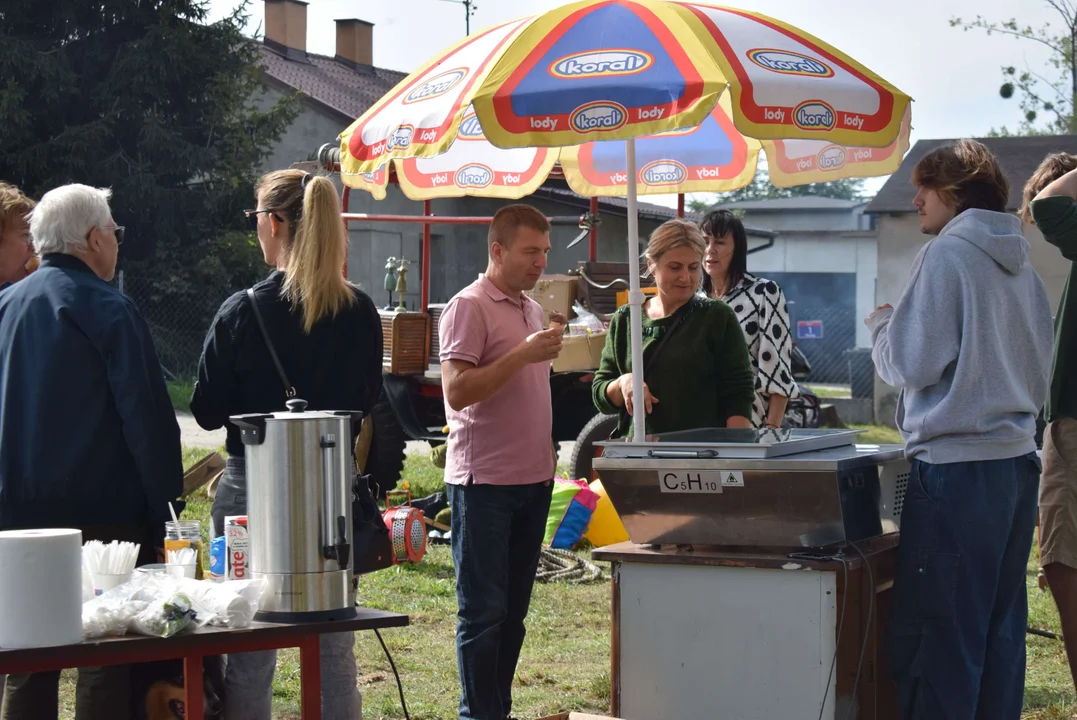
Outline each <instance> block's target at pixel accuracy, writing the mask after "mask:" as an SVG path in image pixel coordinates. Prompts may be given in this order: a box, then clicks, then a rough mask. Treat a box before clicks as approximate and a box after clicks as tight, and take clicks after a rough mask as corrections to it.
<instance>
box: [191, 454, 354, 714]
mask: <svg viewBox="0 0 1077 720" xmlns="http://www.w3.org/2000/svg"><path fill="white" fill-rule="evenodd" d="M246 488H247V482H246V475H245V472H244V464H243V458H229V459H228V462H227V465H226V467H225V471H224V476H223V477H221V482H220V484H219V486H218V488H217V495H216V496H215V497H214V498H213V508H212V509H211V510H210V516H211V518H212V521H213V523H212V529H211V531H210V534H211V536H212V537H217V536H219V535H221V534H222V533H223V532H224V518H225V516H227V515H243V514H245V513H246V512H247V494H246ZM282 502H284V500H283V499H282ZM318 640H319V653H318V656H319V658H320V661H321V662H320V664H321V671H322V718H324V719H325V720H359V718H362V717H363V697H362V695H361V694H360V693H359V688H358V686H357V684H356V674H357V673H356V666H355V633H353V632H347V633H331V634H328V635H322V636H321V637H320V638H319V639H318ZM276 669H277V651H276V650H262V651H259V652H246V653H233V654H231V655H229V656H228V663H227V665H225V673H224V691H225V696H224V717H226V718H228V720H270V718H271V717H272V706H273V674H274V672H275V671H276Z"/></svg>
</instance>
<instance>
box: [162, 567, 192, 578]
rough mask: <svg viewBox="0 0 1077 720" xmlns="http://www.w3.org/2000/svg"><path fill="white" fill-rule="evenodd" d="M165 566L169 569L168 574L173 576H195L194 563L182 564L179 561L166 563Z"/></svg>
mask: <svg viewBox="0 0 1077 720" xmlns="http://www.w3.org/2000/svg"><path fill="white" fill-rule="evenodd" d="M165 568H166V569H167V570H168V574H169V575H171V576H172V577H176V578H191V579H192V580H193V579H194V578H195V564H194V563H187V564H185V565H180V564H178V563H168V564H167V565H165Z"/></svg>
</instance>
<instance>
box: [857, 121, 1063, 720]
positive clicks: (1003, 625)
mask: <svg viewBox="0 0 1077 720" xmlns="http://www.w3.org/2000/svg"><path fill="white" fill-rule="evenodd" d="M913 183H914V184H915V185H916V186H917V188H918V192H917V194H916V198H915V200H914V204H915V205H916V207H917V210H918V212H919V215H920V230H921V232H923V233H925V234H928V235H936V236H937V237H935V238H934V239H932V240H930V241H928V243H927V245H925V246H924V248H923V249H922V250H921V251H920V253H919V255H917V257H916V260H915V261H914V263H913V267H912V274H911V279H910V281H909V284H908V286H907V287H906V289H905V291H904V293H903V294H902V296H901V299H900V300H898V302H897V305H896V306H894V307H891V306H889V305H884V306H883V307H881V308H879V309H878V310H876V311H875V313H873V314H872V316H871V317H870V318H868V320H867V321H866V322H867V324H868V326H869V327H870V328H871V335H872V342H873V345H874V348H873V350H872V358H873V359H874V361H875V367H876V369H877V370H878V372H879V376H880V377H881V378H882V379H883V380H884V381H885V382H887V383H889V384H890V385H892V386H894V387H897V388H900V389H901V394H900V396H899V398H898V408H897V425H898V428H899V429H900V430H901V433H902V436H903V437H904V438H905V443H906V447H905V454H906V456H907V457H908V458H909V459H910V460H911V461H912V471H911V474H910V477H909V485H908V490H907V494H906V496H905V504H904V508H903V511H902V517H901V545H900V547H899V550H898V568H897V573H896V577H895V580H894V593H895V596H894V605H893V607H894V614H893V618H892V620H891V625H890V628H889V637H888V652H887V655H888V660H889V663H890V668H891V671H892V673H893V677H894V680H895V682H896V683H897V685H898V691H899V697H900V700H901V707H902V715H903V717H905V718H916V719H917V720H922V719H927V718H932V719H934V718H939V719H940V720H941V719H942V718H946V720H965V719H967V720H973V718H975V719H976V720H987V719H989V718H999V720H1002V719H1007V720H1011V719H1012V720H1017V719H1018V718H1019V717H1020V715H1021V705H1022V697H1023V695H1024V679H1025V628H1026V622H1027V618H1028V605H1027V603H1028V599H1027V595H1026V590H1025V565H1026V563H1027V562H1028V555H1029V550H1030V549H1031V546H1032V535H1033V528H1034V527H1035V521H1036V505H1037V492H1038V485H1039V474H1040V465H1039V460H1038V459H1037V457H1036V440H1035V435H1036V418H1037V416H1038V415H1039V412H1040V408H1041V407H1042V406H1043V403H1044V399H1045V398H1046V396H1047V376H1048V371H1049V368H1050V362H1051V342H1052V334H1053V333H1052V321H1051V306H1050V303H1049V302H1048V299H1047V292H1046V289H1045V288H1044V285H1043V281H1042V280H1041V279H1040V277H1039V275H1037V273H1036V271H1035V270H1034V269H1033V268H1032V265H1031V264H1030V263H1029V260H1028V248H1029V244H1028V241H1027V240H1025V238H1024V237H1023V236H1022V235H1021V221H1020V220H1019V219H1018V218H1017V217H1016V216H1014V215H1011V214H1008V213H1006V211H1005V210H1006V202H1007V198H1008V196H1009V183H1008V182H1007V180H1006V178H1005V176H1004V175H1003V174H1002V171H1001V169H1000V168H999V165H998V161H997V160H996V158H995V157H994V155H993V154H992V153H991V151H990V150H988V149H987V148H986V147H985V146H984V145H982V144H981V143H978V142H975V141H972V140H961V141H959V142H956V143H952V144H949V145H945V146H942V147H939V148H937V149H935V150H933V151H931V152H930V153H928V154H927V155H925V156H924V157H923V159H921V160H920V162H919V163H918V164H917V166H916V169H915V170H914V171H913Z"/></svg>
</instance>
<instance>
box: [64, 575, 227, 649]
mask: <svg viewBox="0 0 1077 720" xmlns="http://www.w3.org/2000/svg"><path fill="white" fill-rule="evenodd" d="M183 580H184V578H173V577H170V576H168V575H160V574H148V573H135V575H134V576H133V577H132V578H131V580H130V581H129V582H126V583H124V584H123V585H119V586H118V587H114V588H112V589H111V590H109V591H108V592H105V593H103V594H101V595H98V596H97V597H95V598H94V599H92V600H90V601H89V602H86V603H83V605H82V635H83V637H84V638H85V639H87V640H92V639H94V638H101V637H118V636H122V635H126V634H127V633H128V632H134V633H138V634H141V635H151V636H153V637H171V636H172V635H174V634H176V633H177V632H181V631H182V630H184V629H187V628H188V627H191V628H198V627H201V626H203V625H205V624H206V623H207V622H209V621H210V620H211V619H213V613H211V612H210V611H209V610H207V609H206V607H205V606H203V605H202V604H201V603H199V602H197V601H194V600H192V599H191V598H190V597H188V596H186V595H185V594H183V593H182V592H181V591H180V582H181V581H183ZM192 582H195V581H192ZM207 584H208V583H207ZM162 633H168V634H162Z"/></svg>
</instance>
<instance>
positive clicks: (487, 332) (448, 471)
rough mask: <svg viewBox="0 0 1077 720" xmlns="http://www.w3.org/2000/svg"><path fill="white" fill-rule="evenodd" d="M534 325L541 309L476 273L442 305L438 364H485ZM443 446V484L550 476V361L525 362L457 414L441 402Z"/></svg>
mask: <svg viewBox="0 0 1077 720" xmlns="http://www.w3.org/2000/svg"><path fill="white" fill-rule="evenodd" d="M540 330H542V308H541V307H540V306H539V304H538V303H537V302H535V301H534V300H532V299H531V298H529V297H526V296H520V297H519V298H517V299H513V298H510V297H509V296H508V295H506V294H505V293H503V292H501V291H500V290H498V289H497V287H496V286H495V285H494V284H493V283H492V282H490V281H489V280H487V279H486V276H485V275H481V274H480V275H479V279H478V280H476V281H475V282H473V283H471V284H470V285H468V286H467V287H466V288H464V289H463V290H461V291H460V292H459V293H457V294H456V296H455V297H454V298H453V299H452V300H450V301H449V304H448V305H446V306H445V311H444V312H443V313H442V314H441V322H440V324H439V326H438V336H439V337H440V339H441V362H445V361H446V360H466V361H467V362H470V363H474V364H475V365H476V366H478V367H482V366H484V365H489V364H490V363H492V362H494V361H495V360H497V359H498V358H500V357H501V356H503V355H505V354H506V353H507V352H508V351H509V350H512V349H513V348H514V347H516V346H517V345H519V344H520V343H521V342H523V341H524V339H525V338H526V337H527V336H528V335H531V334H532V333H536V332H539V331H540ZM445 416H446V419H447V420H448V421H449V447H448V456H447V458H446V461H445V482H447V483H451V484H453V485H464V484H466V483H467V481H468V478H474V480H473V482H475V483H477V484H489V485H527V484H531V483H540V482H546V481H547V480H550V479H551V478H552V477H553V474H554V459H553V411H552V409H551V407H550V363H548V362H541V363H532V364H530V365H528V366H526V367H525V368H524V369H522V370H520V371H519V372H518V373H516V374H515V375H514V376H512V378H511V379H510V380H509V381H508V382H507V383H505V384H504V385H503V386H502V387H501V389H500V390H498V391H497V392H496V393H494V394H493V395H491V396H490V397H489V398H488V399H486V400H483V401H482V402H477V403H475V404H474V405H471V406H470V407H468V408H465V409H464V410H462V411H459V412H457V411H456V410H453V409H452V408H450V407H449V405H448V403H446V404H445Z"/></svg>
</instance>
